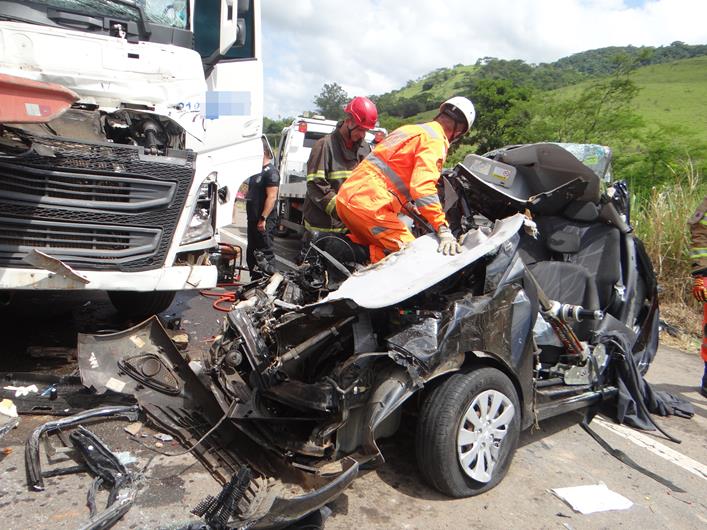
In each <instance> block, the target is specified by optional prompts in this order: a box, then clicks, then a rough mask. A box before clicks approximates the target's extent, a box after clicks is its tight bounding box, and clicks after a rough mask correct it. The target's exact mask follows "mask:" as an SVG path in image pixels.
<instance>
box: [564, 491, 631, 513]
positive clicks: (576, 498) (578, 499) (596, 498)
mask: <svg viewBox="0 0 707 530" xmlns="http://www.w3.org/2000/svg"><path fill="white" fill-rule="evenodd" d="M552 493H554V494H555V495H556V496H557V497H559V498H560V499H562V500H563V501H565V502H566V503H567V504H569V505H570V506H571V507H572V509H573V510H574V511H576V512H579V513H582V514H585V515H586V514H590V513H594V512H606V511H609V510H628V509H629V508H630V507H631V506H633V502H631V501H630V500H629V499H627V498H626V497H624V496H623V495H620V494H618V493H616V492H614V491H611V490H610V489H609V488H607V487H606V484H603V483H600V484H593V485H588V486H574V487H569V488H554V489H553V490H552Z"/></svg>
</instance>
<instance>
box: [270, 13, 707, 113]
mask: <svg viewBox="0 0 707 530" xmlns="http://www.w3.org/2000/svg"><path fill="white" fill-rule="evenodd" d="M262 6H263V8H262V9H263V33H264V36H263V39H264V40H263V55H264V65H265V115H266V116H268V117H271V118H278V117H286V116H295V115H297V114H298V113H300V112H301V111H303V110H313V109H314V107H315V105H314V103H313V99H314V97H315V96H316V95H318V94H319V92H320V91H321V89H322V86H323V85H324V83H331V82H336V83H339V84H340V85H341V86H343V87H344V89H345V90H346V91H347V92H348V94H349V95H350V96H354V95H370V94H382V93H384V92H387V91H390V90H393V89H396V88H400V87H401V86H403V85H404V84H405V83H406V82H407V81H408V80H410V79H416V78H418V77H420V76H421V75H424V74H426V73H428V72H430V71H432V70H434V69H436V68H440V67H449V66H453V65H455V64H458V63H462V64H473V63H475V62H476V60H477V59H478V58H480V57H497V58H501V59H522V60H524V61H527V62H529V63H539V62H552V61H555V60H557V59H559V58H561V57H565V56H567V55H570V54H572V53H576V52H580V51H585V50H591V49H595V48H601V47H604V46H626V45H629V44H631V45H634V46H661V45H668V44H670V43H671V42H673V41H676V40H679V41H683V42H685V43H687V44H707V0H439V1H430V0H262Z"/></svg>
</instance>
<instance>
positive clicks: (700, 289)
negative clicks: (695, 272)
mask: <svg viewBox="0 0 707 530" xmlns="http://www.w3.org/2000/svg"><path fill="white" fill-rule="evenodd" d="M692 296H694V297H695V300H697V301H698V302H700V303H702V304H707V281H705V277H704V276H695V279H694V280H693V281H692Z"/></svg>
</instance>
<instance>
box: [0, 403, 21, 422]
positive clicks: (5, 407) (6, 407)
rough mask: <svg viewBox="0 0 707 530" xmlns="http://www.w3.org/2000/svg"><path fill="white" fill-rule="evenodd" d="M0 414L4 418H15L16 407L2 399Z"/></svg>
mask: <svg viewBox="0 0 707 530" xmlns="http://www.w3.org/2000/svg"><path fill="white" fill-rule="evenodd" d="M0 414H4V415H5V416H10V417H11V418H16V417H17V407H16V406H15V404H14V403H13V402H12V400H10V399H3V400H2V401H0Z"/></svg>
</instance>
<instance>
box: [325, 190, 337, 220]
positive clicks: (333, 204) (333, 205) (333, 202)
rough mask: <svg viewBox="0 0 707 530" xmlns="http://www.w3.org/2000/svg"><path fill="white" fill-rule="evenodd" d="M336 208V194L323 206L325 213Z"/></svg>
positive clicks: (329, 213) (328, 213)
mask: <svg viewBox="0 0 707 530" xmlns="http://www.w3.org/2000/svg"><path fill="white" fill-rule="evenodd" d="M335 209H336V195H334V196H333V197H332V198H331V200H330V201H329V203H328V204H327V205H326V206H325V207H324V211H325V212H326V214H327V215H329V216H330V215H331V212H332V210H335Z"/></svg>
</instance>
